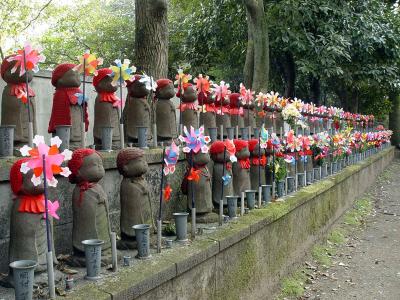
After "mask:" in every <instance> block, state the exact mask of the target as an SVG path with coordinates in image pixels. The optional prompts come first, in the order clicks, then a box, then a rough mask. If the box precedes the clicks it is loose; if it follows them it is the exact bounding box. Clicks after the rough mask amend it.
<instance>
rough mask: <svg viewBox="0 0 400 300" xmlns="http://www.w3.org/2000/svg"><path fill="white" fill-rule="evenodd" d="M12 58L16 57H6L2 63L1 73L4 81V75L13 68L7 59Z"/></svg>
mask: <svg viewBox="0 0 400 300" xmlns="http://www.w3.org/2000/svg"><path fill="white" fill-rule="evenodd" d="M12 56H14V54H13V55H9V56H6V57H5V58H4V59H3V61H2V63H1V71H0V72H1V78H3V79H4V74H5V73H6V72H7V70H8V68H10V67H11V62H9V61H7V59H8V58H10V57H12Z"/></svg>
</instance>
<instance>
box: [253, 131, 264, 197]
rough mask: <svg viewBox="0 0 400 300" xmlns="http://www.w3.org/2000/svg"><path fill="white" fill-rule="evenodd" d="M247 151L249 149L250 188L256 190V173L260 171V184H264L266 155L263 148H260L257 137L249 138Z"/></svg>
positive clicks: (257, 185)
mask: <svg viewBox="0 0 400 300" xmlns="http://www.w3.org/2000/svg"><path fill="white" fill-rule="evenodd" d="M249 151H250V180H251V189H252V190H258V187H259V181H258V178H259V177H258V174H259V172H260V182H261V184H262V185H263V184H266V181H265V166H266V164H267V157H266V155H265V150H264V149H262V148H260V145H259V143H258V140H257V139H252V140H249Z"/></svg>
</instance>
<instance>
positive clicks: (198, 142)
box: [179, 126, 211, 153]
mask: <svg viewBox="0 0 400 300" xmlns="http://www.w3.org/2000/svg"><path fill="white" fill-rule="evenodd" d="M183 132H184V133H185V136H183V135H180V136H179V140H180V141H181V142H183V143H185V147H184V148H183V152H185V153H190V152H193V153H198V152H199V151H200V150H201V152H202V153H207V152H208V146H207V144H208V143H209V142H210V141H211V139H210V137H209V136H205V135H204V126H201V127H200V128H199V129H194V128H193V127H192V126H190V133H189V131H188V130H187V128H186V126H185V127H184V128H183Z"/></svg>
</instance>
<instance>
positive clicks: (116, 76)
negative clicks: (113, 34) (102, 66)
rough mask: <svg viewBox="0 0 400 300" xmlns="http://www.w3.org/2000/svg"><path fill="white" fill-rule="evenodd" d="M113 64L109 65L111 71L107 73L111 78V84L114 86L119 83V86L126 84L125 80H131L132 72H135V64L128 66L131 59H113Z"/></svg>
mask: <svg viewBox="0 0 400 300" xmlns="http://www.w3.org/2000/svg"><path fill="white" fill-rule="evenodd" d="M114 63H115V66H110V69H111V71H112V73H111V74H110V75H109V76H111V77H112V78H113V79H112V85H114V86H116V85H117V84H120V85H121V86H126V82H125V81H127V80H129V81H131V80H132V77H133V73H135V72H136V67H135V66H131V67H130V66H129V64H130V63H131V61H130V60H129V59H124V62H123V63H122V62H121V60H120V59H116V60H115V61H114Z"/></svg>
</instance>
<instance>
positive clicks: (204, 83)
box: [193, 74, 210, 96]
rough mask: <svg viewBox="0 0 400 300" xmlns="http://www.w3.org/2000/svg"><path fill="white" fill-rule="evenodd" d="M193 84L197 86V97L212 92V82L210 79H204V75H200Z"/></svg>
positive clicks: (206, 77)
mask: <svg viewBox="0 0 400 300" xmlns="http://www.w3.org/2000/svg"><path fill="white" fill-rule="evenodd" d="M193 82H194V83H195V84H196V90H197V95H203V96H206V95H207V94H208V93H209V92H210V81H209V77H208V76H205V77H203V74H199V76H197V77H196V78H195V79H193Z"/></svg>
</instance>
